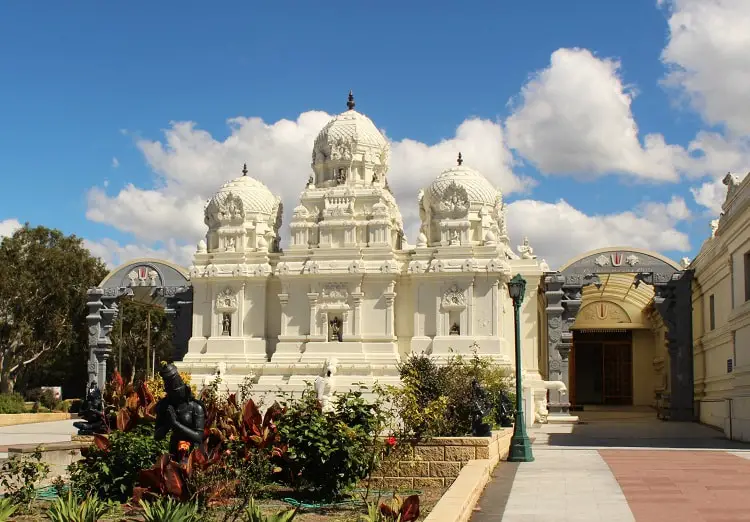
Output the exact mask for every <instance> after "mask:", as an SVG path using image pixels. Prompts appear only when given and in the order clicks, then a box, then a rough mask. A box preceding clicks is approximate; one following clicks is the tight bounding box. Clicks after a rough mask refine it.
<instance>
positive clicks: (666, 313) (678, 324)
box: [654, 270, 695, 421]
mask: <svg viewBox="0 0 750 522" xmlns="http://www.w3.org/2000/svg"><path fill="white" fill-rule="evenodd" d="M693 275H694V273H693V271H692V270H686V271H684V272H682V273H681V274H676V275H675V276H674V277H673V278H672V280H671V281H669V282H667V283H666V284H656V285H655V290H656V295H655V296H654V304H655V305H656V309H657V311H658V312H659V315H661V317H662V319H663V320H664V324H665V325H666V326H667V350H668V352H669V373H670V399H669V402H670V406H669V409H670V419H672V420H676V421H692V420H694V419H695V414H694V375H693V316H692V310H693V307H692V281H693Z"/></svg>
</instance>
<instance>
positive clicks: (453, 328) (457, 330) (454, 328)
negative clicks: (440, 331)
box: [448, 323, 461, 335]
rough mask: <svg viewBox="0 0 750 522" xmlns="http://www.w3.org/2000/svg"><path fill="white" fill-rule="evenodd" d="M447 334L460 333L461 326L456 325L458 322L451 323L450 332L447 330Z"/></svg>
mask: <svg viewBox="0 0 750 522" xmlns="http://www.w3.org/2000/svg"><path fill="white" fill-rule="evenodd" d="M448 334H449V335H461V327H460V326H458V323H453V324H452V325H451V329H450V332H448Z"/></svg>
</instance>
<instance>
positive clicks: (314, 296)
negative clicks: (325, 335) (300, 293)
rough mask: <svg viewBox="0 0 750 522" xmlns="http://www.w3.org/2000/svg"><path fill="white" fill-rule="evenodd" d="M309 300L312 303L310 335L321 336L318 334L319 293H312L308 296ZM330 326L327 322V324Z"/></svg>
mask: <svg viewBox="0 0 750 522" xmlns="http://www.w3.org/2000/svg"><path fill="white" fill-rule="evenodd" d="M307 300H308V302H309V303H310V335H319V332H318V293H317V292H310V293H309V294H307ZM325 324H326V325H327V324H328V323H327V322H326V323H325Z"/></svg>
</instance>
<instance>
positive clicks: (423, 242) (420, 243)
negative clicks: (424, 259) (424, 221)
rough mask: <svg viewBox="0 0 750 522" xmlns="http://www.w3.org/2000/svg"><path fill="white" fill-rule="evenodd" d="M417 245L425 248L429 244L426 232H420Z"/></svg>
mask: <svg viewBox="0 0 750 522" xmlns="http://www.w3.org/2000/svg"><path fill="white" fill-rule="evenodd" d="M417 246H418V247H419V248H424V247H426V246H427V236H426V235H425V233H424V232H420V233H419V235H418V236H417Z"/></svg>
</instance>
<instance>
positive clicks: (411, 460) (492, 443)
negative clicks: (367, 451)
mask: <svg viewBox="0 0 750 522" xmlns="http://www.w3.org/2000/svg"><path fill="white" fill-rule="evenodd" d="M512 434H513V430H512V429H511V428H504V429H500V430H497V431H493V432H492V436H490V437H435V438H433V439H429V440H426V441H424V442H420V443H419V444H417V445H416V446H413V447H412V446H408V445H406V444H404V445H401V446H400V447H399V448H398V449H397V450H396V451H395V452H394V454H393V455H391V456H390V457H389V458H387V459H385V461H384V462H383V463H382V465H381V466H380V469H379V470H378V471H377V472H376V473H374V474H373V478H374V479H375V482H376V483H377V484H378V485H380V486H381V487H389V488H402V489H408V488H424V487H445V486H450V485H451V484H452V483H453V481H454V480H455V479H456V477H458V475H459V473H460V472H461V469H462V468H463V467H464V466H466V465H467V464H468V463H469V461H471V460H488V461H490V463H491V465H492V467H494V466H495V464H497V462H498V461H499V460H500V459H504V458H506V457H507V456H508V449H509V447H510V437H511V435H512Z"/></svg>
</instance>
